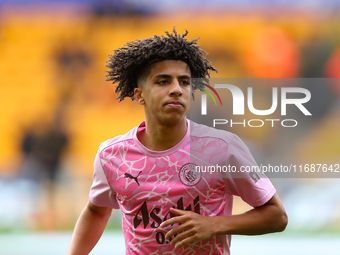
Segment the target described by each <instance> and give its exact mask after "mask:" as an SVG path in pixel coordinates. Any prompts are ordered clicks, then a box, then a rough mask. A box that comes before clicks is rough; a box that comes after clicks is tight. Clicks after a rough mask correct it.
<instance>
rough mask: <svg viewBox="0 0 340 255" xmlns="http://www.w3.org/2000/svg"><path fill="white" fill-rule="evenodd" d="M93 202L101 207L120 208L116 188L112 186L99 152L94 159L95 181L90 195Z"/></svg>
mask: <svg viewBox="0 0 340 255" xmlns="http://www.w3.org/2000/svg"><path fill="white" fill-rule="evenodd" d="M89 198H90V201H91V203H92V204H94V205H96V206H101V207H111V208H114V209H119V203H118V201H117V199H116V194H115V192H114V190H113V189H112V188H111V187H110V185H109V183H108V181H107V178H106V176H105V173H104V170H103V167H102V165H101V162H100V156H99V153H97V154H96V158H95V160H94V173H93V182H92V186H91V189H90V195H89Z"/></svg>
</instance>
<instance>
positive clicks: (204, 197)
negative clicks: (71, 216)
mask: <svg viewBox="0 0 340 255" xmlns="http://www.w3.org/2000/svg"><path fill="white" fill-rule="evenodd" d="M186 35H187V32H186V33H185V34H183V35H180V34H177V33H176V31H175V30H174V31H173V33H171V34H170V33H168V32H166V36H154V37H152V38H148V39H144V40H138V41H135V42H130V43H128V44H127V45H126V46H125V47H123V48H120V49H117V50H116V51H115V52H114V54H113V55H111V56H110V60H109V61H108V67H109V68H110V71H109V72H108V77H109V78H108V80H111V81H113V82H114V83H115V82H118V86H117V89H116V92H118V93H120V95H119V99H120V100H123V99H124V98H125V97H131V98H134V99H135V100H136V101H137V102H138V103H139V104H140V105H143V106H144V109H145V122H143V123H141V124H140V125H139V126H138V127H135V128H134V129H132V130H131V131H129V132H128V133H126V134H125V135H121V136H118V137H115V138H113V139H110V140H107V141H105V142H104V143H102V144H101V145H100V147H99V150H98V153H97V155H96V158H95V163H94V175H93V184H92V187H91V191H90V201H89V202H88V204H87V206H86V207H85V208H84V210H83V212H82V213H81V215H80V217H79V219H78V222H77V224H76V227H75V230H74V233H73V236H72V239H71V243H70V247H69V251H68V255H74V254H77V255H81V254H88V253H89V252H90V251H91V249H92V248H93V247H94V246H95V244H96V243H97V241H98V240H99V238H100V236H101V235H102V233H103V230H104V228H105V225H106V223H107V221H108V219H109V217H110V214H111V210H112V208H121V210H122V214H123V217H122V221H123V223H122V224H123V232H124V237H125V245H126V254H229V253H230V252H229V247H230V241H231V238H230V236H231V235H232V234H241V235H257V234H265V233H270V232H277V231H283V230H284V229H285V227H286V224H287V216H286V213H285V210H284V208H283V206H282V204H281V201H280V199H279V197H278V196H277V194H276V192H275V189H274V187H273V186H272V185H271V183H270V181H269V180H268V179H267V178H250V176H248V178H246V177H245V178H228V174H227V175H224V176H222V175H213V176H210V175H206V174H203V173H202V172H199V171H196V166H203V165H220V166H223V165H233V166H236V167H237V168H238V169H239V168H240V167H241V166H252V165H255V164H256V163H255V161H254V159H253V157H252V156H251V154H250V152H249V151H248V149H247V148H246V147H245V145H244V144H243V143H242V141H241V140H240V139H239V138H238V137H237V136H236V135H233V134H231V133H229V132H226V131H219V130H215V129H213V128H209V127H206V126H203V125H199V124H196V123H193V122H191V121H189V120H187V119H186V114H187V113H188V111H189V103H190V96H191V89H190V87H192V88H194V89H195V86H196V85H194V84H190V78H191V77H201V78H204V77H209V70H212V71H216V70H215V68H214V67H213V66H211V65H210V63H209V61H208V60H207V59H206V58H205V52H204V51H203V50H201V49H200V48H199V46H198V45H197V44H196V41H197V40H192V41H188V40H187V39H186V38H185V37H186ZM229 177H230V176H229ZM233 195H237V196H240V197H241V198H242V199H243V200H244V201H246V202H247V203H248V204H250V205H251V206H253V207H254V209H252V210H250V211H248V212H246V213H244V214H241V215H231V210H232V197H233ZM113 253H114V252H113Z"/></svg>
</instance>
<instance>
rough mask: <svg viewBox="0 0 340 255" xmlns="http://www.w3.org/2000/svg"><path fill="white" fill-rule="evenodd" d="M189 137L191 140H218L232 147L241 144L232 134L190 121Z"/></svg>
mask: <svg viewBox="0 0 340 255" xmlns="http://www.w3.org/2000/svg"><path fill="white" fill-rule="evenodd" d="M190 136H191V137H192V138H205V139H215V140H220V141H221V142H223V143H226V144H228V145H232V144H234V143H238V142H241V139H240V138H239V137H238V136H237V135H236V134H234V133H231V132H229V131H226V130H220V129H216V128H212V127H208V126H206V125H202V124H198V123H195V122H192V121H190Z"/></svg>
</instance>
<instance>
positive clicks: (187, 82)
mask: <svg viewBox="0 0 340 255" xmlns="http://www.w3.org/2000/svg"><path fill="white" fill-rule="evenodd" d="M181 83H182V84H183V85H186V86H187V85H190V81H188V80H183V81H182V82H181Z"/></svg>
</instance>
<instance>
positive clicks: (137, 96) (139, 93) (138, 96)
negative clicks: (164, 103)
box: [134, 88, 145, 105]
mask: <svg viewBox="0 0 340 255" xmlns="http://www.w3.org/2000/svg"><path fill="white" fill-rule="evenodd" d="M134 97H135V100H136V101H137V103H139V104H140V105H144V104H145V101H144V98H143V90H142V88H135V90H134Z"/></svg>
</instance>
